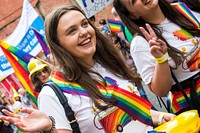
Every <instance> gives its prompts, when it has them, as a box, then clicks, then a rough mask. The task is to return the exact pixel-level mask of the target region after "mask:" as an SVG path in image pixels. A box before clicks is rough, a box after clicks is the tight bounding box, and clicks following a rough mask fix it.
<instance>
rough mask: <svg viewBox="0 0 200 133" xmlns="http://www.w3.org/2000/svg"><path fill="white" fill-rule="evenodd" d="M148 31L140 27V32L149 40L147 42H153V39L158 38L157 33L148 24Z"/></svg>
mask: <svg viewBox="0 0 200 133" xmlns="http://www.w3.org/2000/svg"><path fill="white" fill-rule="evenodd" d="M146 28H147V30H148V31H147V30H145V29H144V28H143V27H139V29H140V31H141V32H142V34H143V35H144V37H145V38H146V39H147V41H149V40H151V39H152V38H157V36H156V33H155V32H154V30H153V29H152V28H151V26H150V25H149V24H146Z"/></svg>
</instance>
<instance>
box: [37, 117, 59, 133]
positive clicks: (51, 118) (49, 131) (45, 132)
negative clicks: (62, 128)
mask: <svg viewBox="0 0 200 133" xmlns="http://www.w3.org/2000/svg"><path fill="white" fill-rule="evenodd" d="M49 119H50V120H51V123H52V125H51V129H49V130H48V131H41V132H40V133H51V132H52V131H53V129H54V128H55V124H56V122H55V119H54V118H53V117H52V116H49Z"/></svg>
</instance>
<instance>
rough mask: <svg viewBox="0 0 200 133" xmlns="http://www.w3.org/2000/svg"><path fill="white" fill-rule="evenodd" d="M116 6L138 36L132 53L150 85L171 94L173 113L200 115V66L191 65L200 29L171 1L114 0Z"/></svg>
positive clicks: (131, 30)
mask: <svg viewBox="0 0 200 133" xmlns="http://www.w3.org/2000/svg"><path fill="white" fill-rule="evenodd" d="M113 6H114V8H115V9H116V11H117V13H118V15H119V16H120V18H121V20H122V21H123V23H124V24H125V25H126V26H127V28H128V29H129V31H130V32H131V33H132V34H133V35H135V37H134V38H133V41H132V43H131V50H130V52H131V55H132V57H133V60H134V62H135V65H136V68H137V70H138V72H139V73H140V75H141V77H142V79H143V81H144V82H145V84H146V85H148V88H149V89H150V90H151V91H152V92H153V93H155V94H156V95H157V96H161V97H165V96H168V97H167V98H168V110H169V111H170V112H173V113H176V114H179V113H181V112H184V111H186V110H191V109H197V110H198V112H199V114H200V94H199V93H198V92H199V90H200V87H199V85H200V84H199V83H200V82H199V81H200V78H199V69H198V67H195V69H192V68H193V67H191V65H190V64H188V61H189V60H193V59H192V58H191V57H193V56H192V55H194V54H195V53H198V47H199V45H200V44H199V40H200V30H199V29H197V27H195V25H194V24H193V23H192V22H190V21H189V20H188V19H187V18H186V17H185V16H183V15H182V14H181V13H180V12H179V11H178V10H177V9H176V8H175V7H173V6H172V5H170V2H169V1H167V0H151V1H142V0H137V1H134V2H133V1H124V0H114V2H113ZM195 49H196V51H195ZM197 55H198V54H197ZM194 62H195V61H194ZM196 63H197V62H196ZM194 64H195V63H194ZM176 80H177V81H176ZM178 82H179V83H180V84H179V83H178ZM182 89H184V90H183V91H182ZM180 97H181V99H182V100H181V99H180Z"/></svg>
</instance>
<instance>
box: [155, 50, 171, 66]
mask: <svg viewBox="0 0 200 133" xmlns="http://www.w3.org/2000/svg"><path fill="white" fill-rule="evenodd" d="M168 58H169V54H168V52H166V53H165V54H164V55H163V56H162V57H160V58H156V62H157V63H158V64H161V63H163V62H165V61H166V60H168Z"/></svg>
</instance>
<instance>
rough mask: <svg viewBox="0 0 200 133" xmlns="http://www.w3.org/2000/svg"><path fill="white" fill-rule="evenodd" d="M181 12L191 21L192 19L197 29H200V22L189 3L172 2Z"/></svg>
mask: <svg viewBox="0 0 200 133" xmlns="http://www.w3.org/2000/svg"><path fill="white" fill-rule="evenodd" d="M171 5H172V6H174V7H175V8H176V9H177V10H178V11H179V12H180V13H181V14H183V15H184V16H185V17H186V18H187V19H188V20H189V21H191V22H192V23H193V24H194V26H195V27H196V28H197V29H200V23H199V21H198V20H197V19H196V17H195V16H194V15H193V14H192V12H191V11H190V9H189V8H188V7H187V5H186V4H185V3H183V2H176V3H171Z"/></svg>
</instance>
